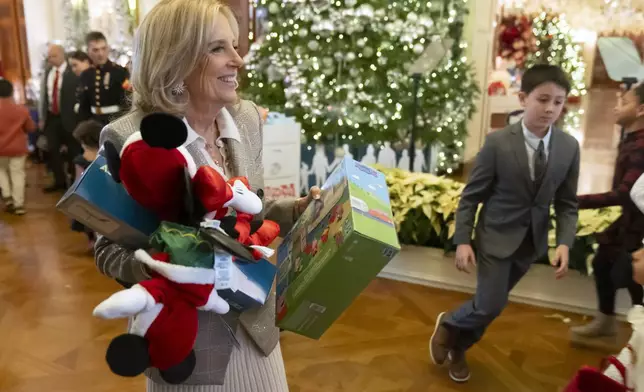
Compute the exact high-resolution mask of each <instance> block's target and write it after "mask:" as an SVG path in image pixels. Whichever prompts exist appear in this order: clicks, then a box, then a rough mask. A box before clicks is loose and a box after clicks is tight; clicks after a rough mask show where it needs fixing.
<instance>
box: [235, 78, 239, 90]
mask: <svg viewBox="0 0 644 392" xmlns="http://www.w3.org/2000/svg"><path fill="white" fill-rule="evenodd" d="M238 87H239V82H238V81H237V79H235V90H237V88H238Z"/></svg>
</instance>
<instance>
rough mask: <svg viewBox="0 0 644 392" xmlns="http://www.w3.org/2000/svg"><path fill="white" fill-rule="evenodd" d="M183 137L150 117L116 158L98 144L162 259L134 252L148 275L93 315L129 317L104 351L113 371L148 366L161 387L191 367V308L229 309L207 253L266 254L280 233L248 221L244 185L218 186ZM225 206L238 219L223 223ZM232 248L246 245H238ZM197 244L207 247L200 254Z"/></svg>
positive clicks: (252, 210) (252, 204) (250, 211)
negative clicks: (206, 225)
mask: <svg viewBox="0 0 644 392" xmlns="http://www.w3.org/2000/svg"><path fill="white" fill-rule="evenodd" d="M186 138H187V128H186V126H185V124H184V123H183V121H182V120H181V119H178V118H176V117H174V116H170V115H165V114H152V115H148V116H146V117H145V118H144V119H143V120H142V122H141V130H140V132H136V133H134V134H132V135H131V136H130V137H129V138H128V139H127V140H126V142H125V143H124V146H123V148H122V149H121V150H120V152H119V151H118V150H117V149H116V148H115V146H114V145H112V144H110V143H109V142H108V143H106V144H105V146H104V147H105V154H106V158H107V161H108V169H109V171H110V174H111V175H112V177H113V178H114V179H115V180H116V181H117V182H121V183H122V184H123V186H124V188H125V189H126V191H127V192H128V193H129V194H130V196H131V197H132V198H133V199H134V200H136V201H137V202H138V203H139V204H141V205H142V206H143V207H145V208H147V209H149V210H150V211H152V212H154V213H156V214H157V216H158V217H159V218H160V219H161V221H162V223H161V225H160V227H159V229H158V230H157V232H155V234H154V235H153V236H152V237H153V239H157V240H156V242H157V245H159V243H160V244H161V246H160V249H159V246H157V249H159V250H160V252H159V253H156V254H153V255H150V254H148V253H147V252H146V251H144V250H138V251H136V252H135V257H136V258H137V259H139V260H140V261H141V262H142V263H143V264H145V265H146V266H147V267H148V268H149V271H150V272H151V276H152V278H151V279H148V280H145V281H143V282H140V283H138V284H136V285H134V286H133V287H131V288H129V289H127V290H122V291H119V292H117V293H115V294H113V295H112V296H111V297H109V298H108V299H106V300H105V301H103V302H102V303H101V304H99V305H98V306H97V307H96V308H95V309H94V315H95V316H97V317H101V318H107V319H112V318H122V317H132V321H131V323H130V328H129V333H126V334H123V335H120V336H117V337H116V338H114V339H113V340H112V342H111V343H110V346H109V347H108V350H107V354H106V359H107V362H108V365H109V366H110V368H111V370H112V371H113V372H114V373H116V374H118V375H121V376H128V377H134V376H137V375H139V374H141V373H142V372H143V371H145V369H147V368H148V367H155V368H158V369H159V371H160V375H161V377H162V378H163V379H164V380H165V381H166V382H167V383H170V384H178V383H181V382H183V381H185V380H186V379H187V378H188V377H189V376H190V375H191V374H192V371H193V370H194V366H195V356H194V351H193V350H192V348H193V346H194V342H195V339H196V335H197V329H198V318H197V311H198V310H206V311H214V312H216V313H221V314H223V313H227V312H228V310H229V305H228V304H227V303H226V302H225V301H224V300H223V299H222V298H220V297H219V296H218V295H217V291H216V288H215V287H214V282H215V276H216V273H215V269H214V257H213V255H212V252H213V248H215V249H216V248H219V249H224V250H226V251H227V252H229V253H231V254H234V255H237V256H240V257H242V258H246V259H249V260H250V259H252V258H259V257H261V256H262V255H264V254H266V253H270V252H268V251H267V249H268V248H265V247H266V246H268V245H269V244H270V243H271V242H272V241H273V240H274V239H275V238H276V237H277V235H278V234H279V227H278V226H277V224H276V223H275V222H271V221H261V220H258V221H254V220H253V219H254V215H255V214H258V213H260V212H261V210H262V202H261V200H260V199H259V198H258V197H257V195H255V194H254V193H253V192H251V191H250V190H249V187H248V181H247V179H246V178H243V177H236V178H232V179H230V180H229V181H226V180H225V179H224V178H223V177H222V176H221V175H220V174H219V173H218V172H217V171H216V170H215V169H213V168H211V167H209V166H201V167H198V168H197V166H196V164H195V162H194V161H193V159H192V158H191V155H190V154H189V153H188V152H187V151H186V150H185V147H183V143H184V142H185V140H186ZM229 208H231V209H233V211H235V212H236V213H237V215H236V216H232V217H226V216H225V214H226V213H227V212H228V210H229ZM204 217H205V219H206V222H210V223H212V220H214V219H217V220H218V221H219V222H220V225H219V228H216V227H217V226H216V225H215V226H214V227H215V228H214V229H212V228H211V229H201V228H199V227H200V226H202V225H201V223H202V221H203V219H204ZM211 227H212V226H211ZM220 229H221V230H220ZM158 238H162V240H160V241H159V240H158ZM192 239H194V240H192ZM237 241H240V242H242V243H243V244H244V245H247V247H244V246H240V248H241V249H240V248H236V247H235V246H234V245H233V243H234V244H237V245H239V242H237ZM204 242H206V243H208V244H209V245H210V247H207V249H206V250H204V247H203V243H204Z"/></svg>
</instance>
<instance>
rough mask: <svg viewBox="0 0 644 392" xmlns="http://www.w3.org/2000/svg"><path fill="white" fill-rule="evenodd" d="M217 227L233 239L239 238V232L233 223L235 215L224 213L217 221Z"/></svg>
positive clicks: (235, 221)
mask: <svg viewBox="0 0 644 392" xmlns="http://www.w3.org/2000/svg"><path fill="white" fill-rule="evenodd" d="M219 222H220V223H219V227H221V229H222V230H223V231H225V232H226V234H228V235H229V236H231V237H232V238H234V239H238V238H239V232H238V231H237V229H235V225H236V224H237V217H236V216H233V215H226V216H224V217H223V218H221V220H220V221H219Z"/></svg>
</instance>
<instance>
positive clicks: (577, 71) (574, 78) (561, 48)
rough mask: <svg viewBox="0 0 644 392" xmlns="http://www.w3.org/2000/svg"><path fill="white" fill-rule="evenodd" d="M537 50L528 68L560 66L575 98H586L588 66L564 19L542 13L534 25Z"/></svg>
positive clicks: (531, 56)
mask: <svg viewBox="0 0 644 392" xmlns="http://www.w3.org/2000/svg"><path fill="white" fill-rule="evenodd" d="M532 31H533V33H534V35H535V37H536V45H537V50H536V51H535V52H533V53H531V54H530V55H529V56H528V59H527V60H526V66H527V67H531V66H532V65H534V64H539V63H548V64H556V65H558V66H560V67H561V68H562V69H563V70H564V71H566V73H567V74H568V76H569V77H570V81H571V86H572V89H571V91H570V94H571V95H572V96H577V97H579V96H582V95H584V94H586V85H585V83H584V73H585V72H586V65H585V63H584V61H583V59H582V55H581V47H580V46H579V45H578V44H576V43H575V42H574V41H573V36H572V29H571V27H570V25H568V23H567V22H566V19H565V17H564V16H563V15H561V16H557V15H552V14H549V13H547V12H542V13H541V14H539V15H538V16H537V17H536V18H534V21H533V22H532Z"/></svg>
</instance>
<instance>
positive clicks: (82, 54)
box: [69, 50, 92, 63]
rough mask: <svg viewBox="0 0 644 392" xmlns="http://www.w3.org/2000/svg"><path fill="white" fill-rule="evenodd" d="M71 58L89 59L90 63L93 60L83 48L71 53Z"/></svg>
mask: <svg viewBox="0 0 644 392" xmlns="http://www.w3.org/2000/svg"><path fill="white" fill-rule="evenodd" d="M69 58H70V59H74V60H78V61H87V62H90V63H91V62H92V60H90V58H89V56H88V55H87V53H85V52H83V51H82V50H76V51H74V52H71V53H70V54H69Z"/></svg>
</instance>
